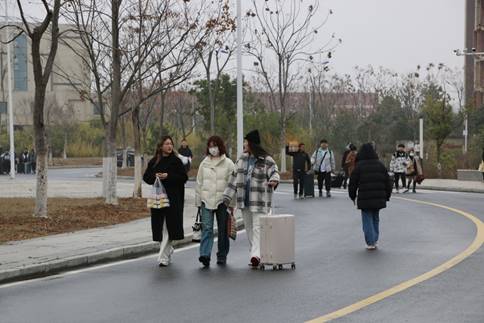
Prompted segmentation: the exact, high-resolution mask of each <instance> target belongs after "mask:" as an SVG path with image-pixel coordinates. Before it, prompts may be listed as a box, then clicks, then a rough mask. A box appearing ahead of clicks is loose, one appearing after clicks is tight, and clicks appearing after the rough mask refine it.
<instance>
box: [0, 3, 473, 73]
mask: <svg viewBox="0 0 484 323" xmlns="http://www.w3.org/2000/svg"><path fill="white" fill-rule="evenodd" d="M1 1H2V2H4V1H5V0H1ZM7 1H9V3H10V10H11V13H12V14H13V15H15V11H17V10H16V4H15V2H14V1H13V0H7ZM232 1H233V2H234V3H235V0H232ZM258 1H264V0H258ZM269 1H275V0H269ZM286 1H288V0H286ZM294 1H301V0H294ZM302 1H305V2H308V3H309V0H302ZM29 2H30V3H36V2H37V1H35V0H34V1H29ZM251 2H252V1H251V0H242V4H243V11H244V12H245V10H246V9H248V8H249V6H250V5H251ZM319 3H320V6H321V9H320V10H321V11H324V12H326V10H328V9H330V8H331V9H332V10H333V11H334V14H333V15H332V16H331V18H330V20H329V22H328V24H327V25H326V26H325V27H324V29H323V30H322V32H320V33H319V35H321V37H324V36H325V35H326V37H327V36H328V35H330V34H331V33H333V32H334V33H336V37H338V38H342V39H343V43H342V44H341V45H340V47H339V48H338V49H337V51H336V52H335V53H334V56H333V59H332V61H331V63H330V64H331V65H330V67H331V69H332V71H333V72H337V73H350V74H351V72H352V69H353V67H354V66H356V65H358V66H366V65H369V64H371V65H373V66H375V67H376V66H383V67H386V68H390V69H392V70H395V71H396V72H400V73H408V72H411V71H414V70H415V68H416V66H417V65H422V66H425V65H427V64H428V63H430V62H433V63H441V62H442V63H444V64H446V65H448V66H449V67H453V68H454V67H463V64H464V60H463V58H462V57H456V56H455V54H454V53H453V50H454V49H458V48H460V49H462V48H463V47H464V22H465V16H464V13H465V1H463V0H405V1H402V0H319ZM0 7H2V8H0V9H1V11H2V12H1V14H0V15H3V5H0ZM27 10H28V9H27ZM34 12H35V11H34ZM34 15H35V14H34ZM324 39H327V38H324ZM324 39H323V38H322V39H321V41H323V40H324ZM248 60H250V59H248V58H246V59H245V62H244V65H245V66H248V65H249V66H250V65H251V64H250V62H249V61H248Z"/></svg>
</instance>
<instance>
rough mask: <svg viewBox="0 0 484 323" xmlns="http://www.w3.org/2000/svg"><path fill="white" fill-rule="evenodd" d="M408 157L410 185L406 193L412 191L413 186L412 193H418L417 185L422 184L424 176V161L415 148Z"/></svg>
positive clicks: (408, 179)
mask: <svg viewBox="0 0 484 323" xmlns="http://www.w3.org/2000/svg"><path fill="white" fill-rule="evenodd" d="M408 157H409V161H410V162H409V163H408V165H407V181H408V183H407V189H406V190H405V191H404V193H407V192H408V191H410V186H412V192H413V193H417V183H419V182H421V179H422V176H423V168H422V161H421V160H420V157H419V156H418V155H417V154H416V153H415V150H414V149H413V148H412V149H410V151H409V152H408Z"/></svg>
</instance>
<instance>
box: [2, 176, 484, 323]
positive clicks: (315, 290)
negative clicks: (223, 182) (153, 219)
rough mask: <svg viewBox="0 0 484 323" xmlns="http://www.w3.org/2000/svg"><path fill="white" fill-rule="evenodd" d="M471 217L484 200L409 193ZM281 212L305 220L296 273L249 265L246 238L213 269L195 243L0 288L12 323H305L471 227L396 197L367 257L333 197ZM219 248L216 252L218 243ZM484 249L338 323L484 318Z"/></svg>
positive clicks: (439, 258)
mask: <svg viewBox="0 0 484 323" xmlns="http://www.w3.org/2000/svg"><path fill="white" fill-rule="evenodd" d="M398 197H407V198H412V199H416V200H423V201H429V202H434V203H439V204H443V205H447V206H451V207H453V208H457V209H460V210H463V211H466V212H469V213H471V214H473V215H475V216H476V217H478V218H480V219H481V221H484V196H483V195H482V194H481V195H479V194H467V193H447V192H445V193H444V192H421V193H418V194H411V195H403V194H400V195H398ZM276 206H277V207H276V213H291V214H295V216H296V257H297V259H296V262H297V269H296V270H294V271H293V270H290V269H287V270H283V271H272V270H266V271H260V270H251V269H249V268H248V266H247V263H248V260H249V255H248V243H247V240H246V237H245V234H244V233H240V234H239V235H238V238H237V241H236V242H235V243H232V245H231V251H230V254H229V258H228V265H227V266H226V267H218V266H217V265H216V264H212V266H211V268H210V269H208V270H204V269H201V268H200V264H199V263H198V260H197V258H198V249H197V247H196V246H195V247H190V246H189V247H186V248H183V249H181V250H178V251H177V252H176V253H175V254H174V255H173V261H174V262H173V264H172V265H170V266H169V267H167V268H158V266H157V264H156V262H155V257H154V256H149V257H144V258H140V259H135V260H130V261H124V262H119V263H113V264H108V265H105V266H100V267H93V268H88V269H87V270H80V271H77V272H74V273H65V274H61V275H57V276H53V277H47V278H44V279H38V280H34V281H30V282H21V283H20V284H13V285H6V286H3V287H2V286H0V321H1V322H2V323H7V322H50V323H54V322H138V323H140V322H304V321H308V320H311V319H315V318H318V317H321V316H323V315H325V314H328V313H332V312H334V311H336V310H338V309H341V308H343V307H346V306H348V305H351V304H353V303H355V302H358V301H360V300H363V299H366V298H368V297H370V296H372V295H374V294H376V293H379V292H381V291H384V290H387V289H389V288H391V287H393V286H395V285H398V284H400V283H402V282H405V281H408V280H411V279H413V278H414V277H416V276H419V275H421V274H423V273H425V272H428V271H430V270H432V269H434V268H435V267H437V266H439V265H441V264H442V263H444V262H446V261H447V260H449V259H451V258H452V257H454V256H456V255H458V254H459V253H461V252H462V251H464V250H465V249H466V248H467V247H468V246H469V245H470V244H471V243H472V242H473V240H474V238H475V237H476V232H477V231H476V226H475V225H474V223H473V222H472V221H470V220H469V219H467V218H465V217H464V216H462V215H459V214H457V213H455V212H451V211H449V210H446V209H442V208H439V207H436V206H430V205H423V204H419V203H415V202H412V201H408V200H402V199H398V198H393V199H392V201H391V203H390V206H389V207H388V208H387V209H386V210H384V211H383V212H382V214H381V237H380V242H379V248H380V249H379V250H378V251H376V252H370V251H367V250H365V248H364V247H365V245H364V240H363V234H362V230H361V219H360V215H359V212H358V211H357V210H356V209H355V207H354V206H353V204H352V203H351V202H350V201H349V200H348V199H347V196H346V194H345V192H343V191H338V192H335V193H334V194H333V198H331V199H327V198H322V199H320V198H316V199H307V200H303V201H293V200H292V193H291V187H290V186H289V185H282V187H281V189H280V191H279V193H278V194H277V195H276ZM214 252H216V247H215V248H214ZM483 268H484V251H483V248H481V249H479V250H478V251H476V252H475V253H473V254H472V255H470V256H469V257H468V258H466V259H465V260H464V261H463V262H461V263H459V264H457V265H456V266H455V267H452V268H450V269H448V270H447V271H445V272H443V273H442V274H440V275H438V276H436V277H433V278H431V279H429V280H426V281H424V282H421V283H419V284H417V285H416V286H414V287H411V288H409V289H406V290H404V291H402V292H400V293H398V294H395V295H393V296H390V297H387V298H384V299H383V300H381V301H379V302H377V303H375V304H372V305H369V306H366V307H364V308H362V309H361V310H359V311H356V312H353V313H349V314H348V315H345V316H343V317H341V318H339V319H337V320H336V321H337V322H453V323H454V322H484V270H483Z"/></svg>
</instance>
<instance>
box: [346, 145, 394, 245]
mask: <svg viewBox="0 0 484 323" xmlns="http://www.w3.org/2000/svg"><path fill="white" fill-rule="evenodd" d="M348 190H349V196H350V198H351V200H352V201H353V202H355V200H356V199H357V205H358V209H360V210H361V216H362V221H363V232H364V234H365V240H366V244H367V249H368V250H374V249H376V244H377V242H378V237H379V234H380V228H379V223H380V215H379V214H380V210H381V209H384V208H385V207H386V206H387V201H390V196H391V194H392V183H391V181H390V178H389V176H388V171H387V169H386V167H385V166H384V165H383V163H382V162H380V160H379V159H378V155H377V153H376V152H375V149H374V148H373V145H372V144H364V145H363V146H361V148H360V151H359V152H358V155H357V164H356V168H355V169H354V171H353V173H352V174H351V177H350V184H349V188H348Z"/></svg>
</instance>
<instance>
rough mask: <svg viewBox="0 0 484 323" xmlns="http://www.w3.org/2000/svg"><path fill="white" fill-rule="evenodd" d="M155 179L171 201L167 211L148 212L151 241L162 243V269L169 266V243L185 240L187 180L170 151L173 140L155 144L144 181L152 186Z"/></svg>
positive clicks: (171, 150)
mask: <svg viewBox="0 0 484 323" xmlns="http://www.w3.org/2000/svg"><path fill="white" fill-rule="evenodd" d="M156 177H158V178H159V179H160V180H161V183H162V184H163V186H164V187H165V190H166V194H167V195H168V199H169V201H170V206H169V207H167V208H162V209H151V230H152V232H153V241H159V242H161V245H160V254H159V256H158V264H159V266H160V267H165V266H168V265H169V264H170V262H171V255H172V253H173V246H172V241H173V240H182V239H183V238H184V232H183V206H184V203H185V201H184V196H185V183H186V181H187V180H188V177H187V174H186V172H185V168H184V167H183V163H182V162H181V160H180V159H179V158H178V157H177V156H176V155H175V153H174V151H173V139H172V138H171V137H169V136H166V137H163V138H162V140H161V142H160V143H159V144H158V146H157V148H156V154H155V157H153V159H151V160H150V162H149V163H148V166H147V168H146V171H145V174H144V175H143V180H144V181H145V182H146V183H147V184H149V185H153V184H154V183H155V180H156ZM165 224H166V225H165Z"/></svg>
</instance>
